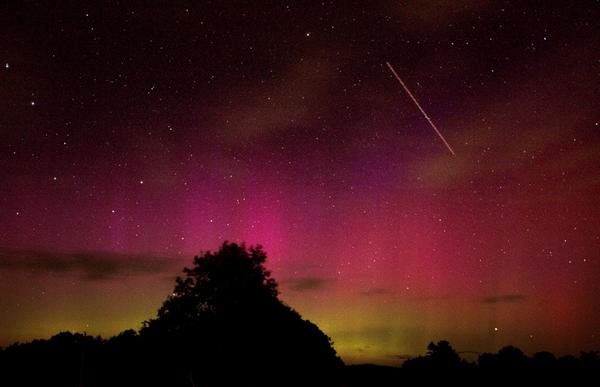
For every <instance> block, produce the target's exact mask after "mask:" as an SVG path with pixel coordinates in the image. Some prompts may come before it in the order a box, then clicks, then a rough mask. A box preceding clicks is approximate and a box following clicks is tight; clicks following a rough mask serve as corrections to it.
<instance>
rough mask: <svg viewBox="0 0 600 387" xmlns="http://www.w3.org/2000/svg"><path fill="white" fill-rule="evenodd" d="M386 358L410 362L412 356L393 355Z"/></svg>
mask: <svg viewBox="0 0 600 387" xmlns="http://www.w3.org/2000/svg"><path fill="white" fill-rule="evenodd" d="M387 357H389V358H392V359H398V360H410V359H412V358H413V357H414V355H407V354H393V355H387Z"/></svg>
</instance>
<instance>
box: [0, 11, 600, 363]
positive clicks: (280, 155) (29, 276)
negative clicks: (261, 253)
mask: <svg viewBox="0 0 600 387" xmlns="http://www.w3.org/2000/svg"><path fill="white" fill-rule="evenodd" d="M175 3H176V4H175ZM175 3H174V5H172V6H169V7H165V8H151V9H144V8H141V7H137V6H133V5H132V6H129V7H127V6H123V7H119V8H99V7H90V8H78V9H62V8H53V7H52V8H51V9H50V8H47V7H43V6H31V7H27V6H13V7H11V6H6V5H4V6H2V12H0V14H1V15H2V16H0V22H2V25H3V26H4V33H3V41H4V44H3V47H2V49H1V50H0V60H1V61H2V68H1V69H0V85H1V86H0V100H1V101H3V113H2V115H1V116H0V131H1V134H2V137H1V139H0V145H1V148H0V166H1V169H0V182H1V183H0V203H1V205H0V216H1V218H2V220H3V221H2V222H1V223H0V294H2V297H0V332H1V334H0V345H5V344H8V343H10V342H12V341H15V340H21V341H23V340H30V339H32V338H35V337H46V336H49V335H51V334H53V333H55V332H58V331H60V330H85V331H87V332H88V333H93V334H102V335H105V336H108V335H112V334H114V333H117V332H118V331H120V330H123V329H126V328H130V327H134V328H135V327H139V325H140V323H141V321H143V320H145V319H148V318H150V317H152V316H153V315H154V313H155V312H156V310H157V308H158V307H159V305H160V303H161V302H162V300H163V299H164V298H165V296H166V295H167V294H168V293H169V292H170V290H171V288H172V286H173V285H174V283H173V278H174V276H175V275H177V274H178V273H179V272H180V270H181V268H182V267H183V266H184V265H188V264H190V263H191V259H192V257H193V256H194V255H195V254H198V253H200V251H202V250H207V249H215V248H218V245H219V244H220V243H222V241H224V240H230V241H236V242H243V241H245V242H247V243H248V244H256V243H260V244H262V245H263V246H265V249H266V251H267V253H268V254H269V261H268V267H269V268H270V269H272V271H273V274H274V277H275V278H276V279H277V280H278V282H279V283H280V287H281V290H282V297H283V299H284V300H285V301H286V302H288V303H289V304H290V305H291V306H292V307H294V308H296V309H297V310H298V311H299V312H300V313H301V314H302V315H303V316H304V317H306V318H309V319H311V320H313V321H314V322H316V323H317V324H318V325H319V326H320V327H321V328H322V329H323V330H324V331H325V332H326V333H327V334H328V335H330V336H331V337H332V338H333V339H334V341H335V347H336V349H337V350H338V352H339V353H340V354H341V355H342V357H343V358H344V359H345V360H346V361H347V362H363V361H374V362H379V363H392V364H393V363H397V362H399V361H400V360H399V359H400V358H402V357H404V356H411V355H415V354H418V353H421V352H423V351H424V350H425V346H426V344H427V343H428V342H429V341H431V340H439V339H448V340H450V341H451V342H452V343H453V344H454V346H455V347H456V348H457V349H458V350H459V351H469V352H470V351H474V352H480V351H495V350H497V349H498V348H499V347H501V346H503V345H506V344H514V345H517V346H519V347H521V348H522V349H524V350H525V351H527V352H532V351H538V350H550V351H554V352H557V353H565V352H571V353H576V352H577V351H579V350H580V349H593V348H596V349H597V348H598V347H600V331H599V330H598V327H600V303H599V301H598V300H599V299H600V298H599V297H598V294H599V290H600V289H599V288H598V286H599V285H598V283H599V281H598V279H599V277H600V261H599V256H598V251H600V216H599V215H600V210H599V208H600V206H599V205H600V203H599V199H598V198H599V195H600V180H599V178H598V176H599V175H598V172H599V170H598V156H599V153H598V151H599V149H600V132H599V131H600V126H599V125H600V124H599V121H600V115H599V114H598V106H599V105H600V99H599V95H598V69H599V67H598V66H599V63H600V57H599V56H598V53H599V52H600V39H599V36H600V27H599V25H598V22H597V20H599V17H600V12H599V10H598V7H597V5H595V4H593V3H591V2H590V3H586V2H580V3H577V5H570V6H569V7H568V8H563V6H560V5H553V4H551V3H552V2H550V3H548V4H547V5H546V6H544V7H543V8H532V7H528V6H524V5H522V4H520V2H494V3H487V2H471V1H466V2H462V4H455V3H454V2H453V3H452V5H446V3H445V2H444V3H440V4H438V3H436V2H429V1H426V2H423V3H421V5H418V6H410V5H404V4H402V3H398V2H381V3H378V4H375V3H373V4H372V5H369V7H368V8H364V5H363V6H358V5H355V6H346V5H345V6H344V7H341V6H340V4H336V3H335V2H325V3H323V4H321V3H320V2H319V3H315V5H313V6H302V7H301V6H296V5H292V4H290V5H289V6H286V5H285V4H283V3H282V4H280V5H278V6H272V5H271V6H263V5H260V4H255V5H253V6H252V7H250V6H240V5H239V4H238V5H234V4H231V5H222V4H221V3H219V4H212V5H202V6H198V5H195V3H194V2H190V3H189V4H188V3H185V2H181V3H179V2H175ZM558 3H559V4H560V2H558ZM370 4H371V3H370ZM386 61H390V62H391V63H392V64H394V66H395V67H396V69H397V70H398V72H399V73H400V74H401V76H402V77H403V79H404V81H405V82H406V83H407V84H408V85H409V87H411V89H412V91H413V93H414V94H415V95H416V96H417V98H418V99H419V100H420V102H421V104H422V105H423V107H424V108H425V109H426V110H427V112H428V113H429V115H430V116H431V117H432V118H433V120H434V121H435V122H436V124H437V125H438V127H439V128H440V130H441V131H442V132H443V133H444V135H445V137H446V138H447V140H448V141H449V143H450V144H451V145H452V147H453V149H454V150H455V151H456V154H457V155H456V157H452V156H451V155H450V154H449V152H448V150H447V149H446V148H445V147H444V144H443V143H442V142H441V141H440V140H439V138H438V137H437V136H436V134H435V133H434V132H433V130H432V129H431V128H430V127H429V126H428V124H427V123H426V122H425V121H424V120H423V117H422V116H421V115H420V113H419V112H418V110H417V109H416V107H415V106H414V105H413V104H412V102H411V101H410V99H409V98H408V97H407V96H406V94H404V92H403V90H402V89H401V87H400V85H399V84H398V83H397V81H396V80H395V79H394V78H393V76H392V75H391V74H390V72H389V70H388V69H387V67H386V66H385V62H386Z"/></svg>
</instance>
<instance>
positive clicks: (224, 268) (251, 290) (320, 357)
mask: <svg viewBox="0 0 600 387" xmlns="http://www.w3.org/2000/svg"><path fill="white" fill-rule="evenodd" d="M266 258H267V257H266V254H265V252H264V251H263V250H262V248H261V247H260V246H256V247H250V248H246V246H245V245H243V244H242V245H238V244H235V243H227V242H225V243H223V245H222V246H221V248H220V250H219V251H217V252H214V253H213V252H206V253H204V254H203V255H202V256H197V257H195V258H194V261H193V263H194V265H193V267H192V268H186V269H184V276H183V277H182V278H181V277H180V278H177V280H176V286H175V289H174V290H173V293H172V294H171V295H170V296H169V297H168V298H167V300H166V301H165V302H164V304H163V305H162V307H161V308H160V310H159V311H158V316H157V318H155V319H152V320H149V321H147V322H146V323H145V324H144V327H143V329H142V330H141V332H140V335H141V337H142V339H143V340H144V341H146V342H147V343H149V345H150V348H154V349H159V351H158V352H159V353H157V358H158V359H161V364H164V362H168V363H170V364H171V365H172V366H173V367H176V368H177V367H179V368H180V373H181V374H186V375H187V377H188V378H189V379H191V381H193V380H194V379H195V378H198V379H199V378H202V380H208V379H210V380H219V381H220V382H223V381H224V380H228V379H231V378H232V377H236V376H237V375H236V374H233V375H232V373H231V369H235V370H237V371H239V372H240V373H241V374H242V375H244V377H243V379H244V382H245V384H248V383H258V381H259V380H260V381H261V384H265V383H267V384H268V383H269V379H266V378H265V376H266V375H268V374H271V376H273V373H275V372H277V373H278V374H285V375H286V377H287V378H289V377H290V376H292V375H293V377H294V379H293V380H296V381H297V382H299V381H300V380H302V381H312V382H313V383H314V382H316V381H323V378H332V377H333V376H334V375H335V373H336V372H337V371H338V370H339V368H340V367H341V366H342V364H343V363H342V362H341V359H340V358H339V357H338V356H337V355H336V353H335V350H334V349H333V347H332V343H331V340H330V339H329V337H327V336H326V335H325V334H324V333H323V332H321V331H320V330H319V328H318V327H317V326H316V325H314V324H313V323H311V322H309V321H307V320H304V319H302V318H301V316H300V315H299V314H298V313H297V312H296V311H294V310H293V309H291V308H290V307H288V306H287V305H285V304H284V303H283V302H281V300H279V298H278V297H277V296H278V291H277V283H276V282H275V280H274V279H273V278H271V275H270V273H269V271H267V270H266V269H265V266H264V263H265V261H266ZM165 355H167V358H166V359H165ZM157 365H158V364H157ZM287 382H289V380H288V381H287ZM278 383H281V380H279V381H277V382H276V379H274V380H272V384H278Z"/></svg>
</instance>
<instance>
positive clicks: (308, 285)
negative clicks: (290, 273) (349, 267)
mask: <svg viewBox="0 0 600 387" xmlns="http://www.w3.org/2000/svg"><path fill="white" fill-rule="evenodd" d="M328 282H330V280H328V279H325V278H319V277H302V278H291V279H287V280H283V281H281V284H282V285H284V286H286V287H288V288H290V289H291V290H293V291H296V292H304V291H311V290H319V289H322V288H324V287H325V286H327V285H328Z"/></svg>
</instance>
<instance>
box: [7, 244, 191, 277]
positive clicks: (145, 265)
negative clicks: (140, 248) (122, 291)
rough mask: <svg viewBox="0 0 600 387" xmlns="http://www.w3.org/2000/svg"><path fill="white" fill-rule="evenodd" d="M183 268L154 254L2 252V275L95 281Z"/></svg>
mask: <svg viewBox="0 0 600 387" xmlns="http://www.w3.org/2000/svg"><path fill="white" fill-rule="evenodd" d="M180 265H181V261H180V260H179V259H177V258H172V257H158V256H152V255H127V254H116V253H109V252H107V253H100V252H77V253H68V252H55V251H45V250H10V249H0V272H2V271H12V270H27V271H32V272H42V273H75V274H78V275H79V276H81V278H82V279H84V280H91V281H102V280H107V279H113V278H117V277H123V276H136V275H147V274H160V273H166V272H170V271H175V270H176V269H177V267H178V266H180Z"/></svg>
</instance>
